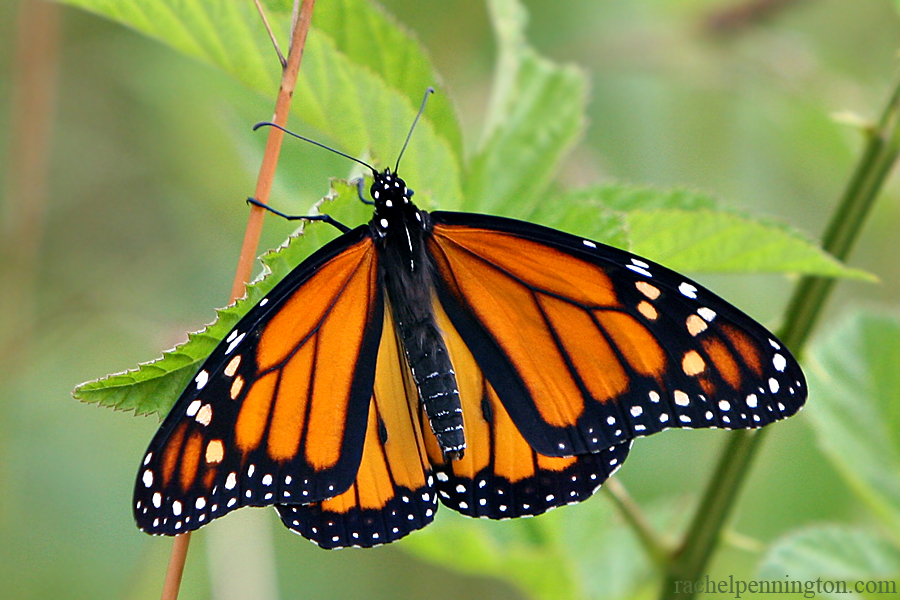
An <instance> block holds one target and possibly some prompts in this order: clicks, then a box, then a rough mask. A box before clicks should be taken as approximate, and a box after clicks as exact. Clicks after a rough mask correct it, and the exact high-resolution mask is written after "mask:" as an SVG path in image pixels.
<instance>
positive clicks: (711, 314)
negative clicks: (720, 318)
mask: <svg viewBox="0 0 900 600" xmlns="http://www.w3.org/2000/svg"><path fill="white" fill-rule="evenodd" d="M697 314H698V315H700V316H701V317H703V320H704V321H706V322H707V323H711V322H712V320H713V319H715V318H716V311H714V310H713V309H711V308H706V307H705V306H701V307H700V308H698V309H697Z"/></svg>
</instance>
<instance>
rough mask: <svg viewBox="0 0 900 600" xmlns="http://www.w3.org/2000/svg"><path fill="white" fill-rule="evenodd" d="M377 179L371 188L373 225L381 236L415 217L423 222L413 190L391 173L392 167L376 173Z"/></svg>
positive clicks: (419, 221)
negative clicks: (373, 204)
mask: <svg viewBox="0 0 900 600" xmlns="http://www.w3.org/2000/svg"><path fill="white" fill-rule="evenodd" d="M374 175H375V181H374V182H373V183H372V187H371V188H369V193H370V194H371V195H372V200H373V201H374V202H375V215H374V218H373V219H372V225H373V226H374V228H375V231H376V232H377V233H378V234H379V236H381V237H384V236H385V235H386V234H387V232H388V231H390V230H391V229H392V228H397V227H398V226H399V225H401V224H404V223H406V222H409V221H410V220H411V219H415V220H416V221H417V222H418V223H420V224H421V223H423V220H422V215H421V211H419V210H418V209H417V208H416V206H415V205H414V204H413V203H412V200H411V198H412V195H413V191H412V190H411V189H409V188H408V187H406V182H405V181H403V180H402V179H401V178H399V177H397V176H396V175H394V174H393V173H391V170H390V168H387V169H385V170H384V171H382V172H380V173H378V172H376V173H375V174H374Z"/></svg>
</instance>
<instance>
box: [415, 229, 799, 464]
mask: <svg viewBox="0 0 900 600" xmlns="http://www.w3.org/2000/svg"><path fill="white" fill-rule="evenodd" d="M431 217H432V221H433V223H434V229H433V236H432V237H431V239H430V241H429V252H430V254H431V256H432V257H433V258H434V261H435V265H436V267H437V293H438V297H439V299H440V303H441V305H442V306H443V307H444V309H445V310H446V312H447V315H448V316H449V318H450V321H451V322H452V324H453V327H454V328H455V329H456V330H457V331H458V332H459V334H460V336H461V337H462V340H463V341H464V342H465V344H466V345H467V346H468V348H469V349H470V350H471V352H472V354H473V355H474V358H475V360H476V361H477V363H478V365H479V366H480V368H481V370H482V371H483V372H484V373H485V375H486V377H487V379H488V381H489V382H490V384H491V385H492V386H493V388H494V389H495V390H496V392H497V396H498V397H499V399H500V401H501V403H502V405H503V406H504V407H505V408H506V410H507V411H508V413H509V416H510V417H511V419H512V421H513V423H515V425H516V426H517V428H518V429H519V431H521V433H522V435H523V436H524V438H525V439H526V440H527V441H528V443H529V444H530V445H531V446H532V447H534V449H535V450H537V451H538V452H540V453H542V454H546V455H550V456H571V455H574V454H583V453H586V452H596V451H598V450H603V449H606V448H611V447H614V446H615V445H616V444H618V443H620V442H622V441H623V440H628V439H632V438H634V437H636V436H641V435H648V434H651V433H654V432H657V431H660V430H662V429H665V428H668V427H724V428H750V427H760V426H762V425H765V424H767V423H770V422H772V421H775V420H777V419H782V418H785V417H788V416H790V415H792V414H794V413H795V412H796V411H797V410H798V409H799V408H800V407H801V406H802V405H803V402H804V400H805V398H806V384H805V381H804V378H803V374H802V373H801V371H800V367H799V365H798V364H797V363H796V361H795V360H794V359H793V357H792V356H791V355H790V353H789V352H788V351H787V349H786V348H784V347H783V345H782V344H781V343H780V342H779V341H778V340H777V339H776V338H775V337H774V336H773V335H772V334H771V333H769V332H768V331H767V330H766V329H765V328H764V327H762V326H761V325H759V324H758V323H756V322H755V321H753V320H752V319H750V318H749V317H747V316H746V315H744V314H743V313H742V312H740V311H739V310H738V309H737V308H735V307H733V306H731V305H730V304H728V303H727V302H725V301H724V300H722V299H721V298H719V297H718V296H716V295H714V294H713V293H712V292H710V291H708V290H706V289H704V288H703V287H702V286H700V285H698V284H696V283H694V282H691V281H690V280H688V279H687V278H685V277H683V276H681V275H679V274H677V273H675V272H673V271H671V270H669V269H666V268H664V267H662V266H660V265H657V264H654V263H651V262H650V261H646V260H643V259H640V258H638V257H636V256H634V255H631V254H629V253H627V252H624V251H621V250H617V249H615V248H611V247H608V246H604V245H602V244H598V243H595V242H591V241H589V240H584V239H582V238H578V237H575V236H571V235H568V234H564V233H561V232H559V231H555V230H552V229H548V228H545V227H541V226H538V225H533V224H530V223H524V222H520V221H513V220H510V219H503V218H499V217H488V216H483V215H472V214H462V213H446V212H438V213H432V215H431ZM467 427H468V426H467Z"/></svg>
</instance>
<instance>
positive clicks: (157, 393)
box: [73, 181, 368, 416]
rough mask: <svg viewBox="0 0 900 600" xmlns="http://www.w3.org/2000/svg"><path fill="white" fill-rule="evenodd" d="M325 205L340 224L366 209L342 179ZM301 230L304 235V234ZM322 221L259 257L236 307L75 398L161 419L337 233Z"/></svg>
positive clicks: (85, 386) (92, 384)
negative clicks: (245, 323) (226, 341)
mask: <svg viewBox="0 0 900 600" xmlns="http://www.w3.org/2000/svg"><path fill="white" fill-rule="evenodd" d="M332 190H333V191H332V194H330V195H329V197H328V199H327V202H328V204H327V205H324V206H322V204H324V202H325V201H323V202H320V206H319V208H320V210H322V212H328V213H329V214H332V215H333V216H335V218H337V219H338V220H342V221H346V222H358V221H360V220H364V218H365V217H364V213H366V212H368V209H367V207H365V205H363V204H362V203H361V202H359V199H358V198H357V189H356V186H355V185H353V184H351V183H348V182H346V181H333V182H332ZM304 229H308V231H306V232H304ZM336 233H337V232H336V230H335V229H333V228H332V227H330V226H328V225H326V224H324V223H310V224H309V225H307V226H305V227H304V226H301V227H300V228H299V229H298V231H297V233H296V234H295V235H293V236H292V237H291V238H289V239H288V241H287V242H286V243H285V245H283V246H281V247H280V248H278V249H276V250H273V251H271V252H268V253H266V254H265V255H264V256H263V257H262V259H261V260H262V263H263V273H262V274H261V275H260V277H259V278H258V279H257V280H256V281H254V282H253V283H251V284H250V285H249V286H247V293H246V294H245V296H244V297H243V298H242V299H240V300H238V301H237V302H236V303H234V304H232V305H230V306H228V307H226V308H223V309H219V310H217V311H216V320H215V321H214V322H213V323H211V324H210V325H208V326H207V327H206V328H205V329H203V330H202V331H199V332H196V333H192V334H190V335H189V336H188V341H187V342H185V343H183V344H181V345H179V346H177V347H176V348H174V349H172V350H170V351H168V352H165V353H163V355H162V357H160V358H158V359H156V360H154V361H151V362H148V363H143V364H141V365H139V366H138V368H137V369H135V370H132V371H126V372H124V373H117V374H115V375H109V376H107V377H104V378H102V379H98V380H95V381H89V382H86V383H82V384H81V385H79V386H78V387H76V388H75V391H74V393H73V395H74V396H75V398H77V399H79V400H83V401H84V402H92V403H98V404H100V405H101V406H109V407H112V408H115V409H119V410H133V411H135V414H138V415H143V414H149V413H154V412H158V413H159V414H160V416H164V415H165V414H166V413H168V411H169V409H171V408H172V405H173V404H174V403H175V401H176V400H177V399H178V397H179V396H180V395H181V392H182V390H183V389H184V388H185V387H186V386H187V384H188V382H189V381H190V380H191V378H192V377H193V376H194V374H196V373H197V371H198V370H199V369H200V366H201V365H202V364H203V362H204V361H205V360H206V358H207V356H209V354H210V353H211V352H212V351H213V349H214V348H215V347H216V346H217V345H218V344H219V342H221V341H222V339H223V338H224V337H225V336H226V335H227V334H228V332H229V331H231V329H232V328H233V327H234V326H235V325H236V324H237V322H238V321H239V320H240V319H241V317H243V316H244V315H245V314H246V313H247V311H249V310H250V309H251V308H252V307H253V306H255V305H256V303H257V302H259V301H260V300H262V298H263V297H264V296H265V295H266V294H268V293H269V292H270V291H271V290H272V288H273V287H275V284H277V283H278V282H279V281H281V279H282V278H284V276H285V275H287V274H288V273H290V272H291V270H293V269H294V267H296V266H297V265H299V264H300V263H301V262H303V260H304V259H305V258H306V257H308V256H309V255H310V254H312V253H313V252H314V251H315V250H317V249H318V248H320V247H321V246H322V245H324V244H325V243H326V242H327V241H328V240H330V239H332V238H334V237H335V235H336Z"/></svg>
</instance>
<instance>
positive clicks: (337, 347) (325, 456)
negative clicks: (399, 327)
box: [133, 227, 384, 535]
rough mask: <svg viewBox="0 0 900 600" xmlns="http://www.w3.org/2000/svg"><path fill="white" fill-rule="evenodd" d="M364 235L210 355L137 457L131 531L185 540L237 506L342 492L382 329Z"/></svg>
mask: <svg viewBox="0 0 900 600" xmlns="http://www.w3.org/2000/svg"><path fill="white" fill-rule="evenodd" d="M368 231H369V230H368V228H367V227H360V228H358V229H356V230H354V231H351V232H349V233H347V234H345V235H343V236H341V237H339V238H338V239H336V240H334V241H333V242H331V243H330V244H328V245H326V246H325V247H323V248H322V249H320V250H319V251H318V252H316V253H315V254H314V255H313V256H311V257H310V258H309V259H307V261H305V262H304V263H303V264H302V265H301V266H300V267H298V268H297V269H295V270H294V271H293V272H292V273H291V274H290V275H288V277H286V278H285V279H284V280H283V281H282V282H281V283H279V284H278V285H277V286H276V287H275V288H274V289H273V290H272V292H271V293H270V294H269V295H268V296H267V297H266V298H265V299H264V300H262V301H261V302H260V303H259V304H258V305H257V306H256V307H254V308H253V309H252V310H251V311H250V312H249V313H248V314H247V315H246V316H245V317H244V318H243V319H242V320H241V321H240V322H239V323H238V325H237V326H236V327H235V328H234V329H233V330H232V331H231V333H230V334H229V335H228V336H227V338H226V339H225V340H224V341H223V342H222V343H221V344H220V345H219V346H218V347H217V348H216V349H215V350H214V351H213V353H212V354H211V355H210V357H209V359H207V361H206V362H205V363H204V365H203V367H202V368H201V369H200V371H199V373H198V374H197V376H196V377H195V379H194V380H193V381H192V382H191V384H190V385H189V386H188V388H187V389H186V390H185V391H184V393H183V394H182V395H181V397H180V398H179V400H178V401H177V402H176V403H175V405H174V407H173V408H172V411H171V412H170V413H169V415H168V417H167V418H166V420H165V422H164V423H163V425H162V426H161V427H160V429H159V431H158V432H157V434H156V436H155V437H154V438H153V441H152V442H151V443H150V447H149V449H148V450H147V453H146V454H145V456H144V459H143V465H142V467H141V469H140V471H139V473H138V478H137V482H136V485H135V493H134V505H133V506H134V515H135V519H136V521H137V523H138V526H139V527H140V528H141V529H143V530H144V531H147V532H148V533H155V534H167V535H173V534H178V533H183V532H185V531H189V530H193V529H197V528H198V527H200V526H202V525H204V524H205V523H207V522H209V521H210V520H212V519H214V518H216V517H219V516H221V515H223V514H225V513H227V512H229V511H231V510H232V509H235V508H238V507H240V506H247V505H250V506H262V505H269V504H275V503H276V502H285V501H288V502H291V501H300V502H303V501H305V502H311V501H315V500H321V499H323V498H329V497H332V496H335V495H337V494H340V493H342V492H344V491H345V490H346V489H347V488H348V487H349V486H350V485H351V483H352V482H353V480H354V479H355V477H356V471H357V467H358V465H359V462H360V457H361V455H362V451H363V440H364V436H365V432H366V418H367V415H368V414H369V410H368V405H369V400H370V398H371V396H372V382H373V380H374V377H375V361H374V357H375V354H376V351H377V348H378V345H379V340H380V338H381V334H382V325H383V310H384V300H383V295H382V292H381V288H380V286H379V285H378V274H377V262H378V261H377V254H376V251H375V247H374V244H373V242H372V239H371V237H370V236H369V233H368Z"/></svg>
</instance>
